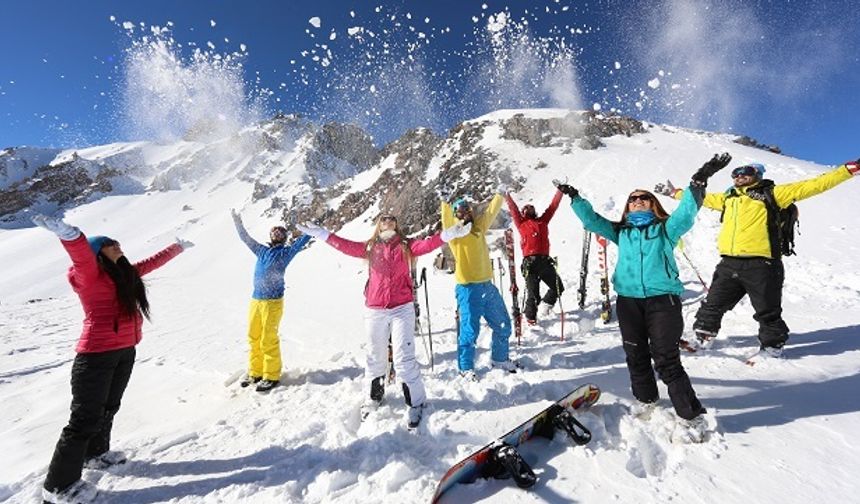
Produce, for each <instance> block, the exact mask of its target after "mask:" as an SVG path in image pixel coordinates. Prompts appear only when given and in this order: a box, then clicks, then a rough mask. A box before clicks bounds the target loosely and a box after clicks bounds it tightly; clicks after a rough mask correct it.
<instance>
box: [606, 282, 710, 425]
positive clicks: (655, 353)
mask: <svg viewBox="0 0 860 504" xmlns="http://www.w3.org/2000/svg"><path fill="white" fill-rule="evenodd" d="M615 309H616V311H617V314H618V326H619V328H620V329H621V339H622V340H623V342H624V353H625V354H626V356H627V370H628V371H629V372H630V385H631V388H632V390H633V396H634V397H635V398H636V399H638V400H639V401H642V402H646V403H652V402H654V401H656V400H657V397H658V392H657V380H656V379H655V378H654V370H655V369H656V370H657V374H658V375H659V376H660V379H661V380H662V381H663V383H665V384H666V386H667V387H668V388H669V398H670V399H671V400H672V406H674V407H675V413H677V414H678V416H679V417H681V418H685V419H687V420H690V419H692V418H695V417H696V416H698V415H700V414H701V413H704V412H705V408H703V407H702V403H700V402H699V399H698V398H697V397H696V392H695V391H694V390H693V385H692V384H691V383H690V377H689V376H687V372H686V371H684V366H683V365H681V353H680V351H679V350H678V342H679V341H680V340H681V333H682V332H683V330H684V319H683V317H682V315H681V299H680V298H679V297H678V296H675V295H673V294H666V295H662V296H653V297H647V298H632V297H625V296H618V299H617V301H616V307H615ZM652 359H653V361H654V365H653V367H652V366H651V361H652Z"/></svg>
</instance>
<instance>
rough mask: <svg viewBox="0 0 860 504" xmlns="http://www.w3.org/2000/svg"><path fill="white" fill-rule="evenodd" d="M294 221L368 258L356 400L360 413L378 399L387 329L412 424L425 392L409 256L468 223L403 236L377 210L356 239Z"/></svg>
mask: <svg viewBox="0 0 860 504" xmlns="http://www.w3.org/2000/svg"><path fill="white" fill-rule="evenodd" d="M296 227H297V228H298V229H299V230H300V231H301V232H303V233H305V234H307V235H310V236H313V237H314V238H316V239H318V240H322V241H325V242H326V243H328V244H329V245H331V246H332V247H334V248H336V249H337V250H339V251H341V252H343V253H344V254H346V255H349V256H352V257H358V258H363V259H366V260H367V261H368V266H369V273H370V278H369V279H368V281H367V285H366V286H365V290H364V295H365V306H367V314H366V315H365V327H366V329H367V339H368V345H367V369H366V371H365V379H366V381H367V388H368V392H369V397H368V398H367V399H366V400H365V403H364V404H363V405H362V418H364V417H366V416H367V414H368V413H369V412H370V411H372V410H373V409H375V408H376V407H377V406H378V405H379V404H380V403H381V402H382V398H383V395H384V393H385V385H384V383H385V371H386V366H387V362H388V337H389V335H390V336H391V344H392V348H393V353H394V369H395V371H396V372H397V376H399V377H400V379H401V380H402V382H403V395H404V397H405V399H406V404H407V406H408V407H409V409H408V413H407V418H408V425H409V427H410V428H415V427H417V426H418V424H419V423H420V422H421V414H422V410H423V408H424V401H425V399H426V393H425V392H424V383H423V382H422V381H421V373H420V371H419V369H418V362H417V361H416V360H415V308H414V306H413V303H412V302H413V299H414V298H413V293H412V274H411V268H410V266H411V263H412V261H414V260H415V257H417V256H420V255H424V254H427V253H429V252H432V251H433V250H436V249H437V248H439V247H441V246H442V244H443V243H445V242H448V241H450V240H453V239H455V238H459V237H462V236H465V235H467V234H469V231H470V230H471V224H467V225H465V226H463V225H462V224H457V225H455V226H452V227H450V228H448V229H446V230H444V231H442V232H440V233H436V234H434V235H433V236H430V237H429V238H425V239H423V240H409V239H407V238H406V237H405V236H403V234H402V232H401V231H400V227H399V226H398V225H397V218H396V217H394V216H392V215H383V216H381V217H380V218H379V220H378V221H377V222H376V229H375V230H374V232H373V236H371V237H370V239H369V240H367V241H361V242H357V241H351V240H347V239H345V238H341V237H340V236H337V235H336V234H333V233H331V232H330V231H328V230H326V229H324V228H322V227H319V226H317V225H314V224H309V223H308V224H303V225H298V226H296Z"/></svg>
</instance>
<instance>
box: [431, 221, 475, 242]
mask: <svg viewBox="0 0 860 504" xmlns="http://www.w3.org/2000/svg"><path fill="white" fill-rule="evenodd" d="M471 232H472V223H471V222H470V223H468V224H465V225H464V224H462V223H459V222H458V223H457V224H454V225H453V226H451V227H449V228H448V229H445V230H443V231H442V232H441V233H439V237H440V238H442V241H443V242H445V243H448V242H450V241H451V240H453V239H455V238H462V237H464V236H466V235H467V234H469V233H471Z"/></svg>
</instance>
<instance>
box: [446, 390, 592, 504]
mask: <svg viewBox="0 0 860 504" xmlns="http://www.w3.org/2000/svg"><path fill="white" fill-rule="evenodd" d="M599 398H600V389H599V388H597V386H595V385H591V384H588V385H583V386H581V387H579V388H577V389H575V390H574V391H573V392H571V393H569V394H567V395H566V396H564V397H562V398H561V399H559V400H558V401H556V402H554V403H553V404H551V405H550V406H549V407H548V408H546V409H544V410H543V411H541V412H540V413H538V414H537V415H535V416H533V417H532V418H530V419H529V420H527V421H526V422H524V423H523V424H521V425H520V426H518V427H517V428H515V429H514V430H512V431H510V432H508V433H507V434H505V435H503V436H501V437H500V438H498V439H496V440H495V441H493V442H492V443H489V444H488V445H486V446H484V447H483V448H481V449H480V450H478V451H476V452H475V453H473V454H471V455H469V456H468V457H466V458H465V459H463V460H461V461H460V462H458V463H456V464H455V465H454V466H453V467H451V468H450V469H448V472H446V473H445V475H444V476H443V477H442V479H441V480H440V481H439V485H437V487H436V493H435V494H433V501H432V502H434V503H435V502H437V501H438V500H439V499H440V498H441V497H442V495H443V494H444V493H445V492H447V491H448V490H450V489H451V488H452V487H453V486H454V485H456V484H458V483H472V482H474V481H475V480H477V479H478V478H491V477H495V478H504V477H511V478H512V479H513V480H514V481H515V482H516V484H517V486H519V487H520V488H529V487H531V486H532V485H534V483H535V481H536V480H537V478H536V477H535V475H534V472H532V470H531V468H530V467H528V464H526V462H525V461H524V460H523V459H522V457H520V456H519V453H518V452H517V451H516V448H517V447H518V446H519V445H521V444H523V443H525V442H527V441H528V440H530V439H532V438H533V437H534V436H542V437H546V438H550V439H551V438H552V437H553V435H554V434H555V431H556V430H563V431H565V432H567V433H568V435H569V436H570V438H571V439H572V440H573V442H574V443H576V444H578V445H583V444H586V443H588V441H589V440H590V439H591V433H590V432H589V431H588V429H586V428H585V426H583V425H582V424H581V423H579V421H577V420H576V418H574V416H573V413H574V412H575V411H577V410H582V409H586V408H588V407H590V406H591V405H592V404H594V403H595V402H597V400H598V399H599Z"/></svg>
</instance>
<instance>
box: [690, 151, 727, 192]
mask: <svg viewBox="0 0 860 504" xmlns="http://www.w3.org/2000/svg"><path fill="white" fill-rule="evenodd" d="M731 160H732V155H731V154H729V153H728V152H724V153H722V154H714V157H712V158H711V160H710V161H708V162H707V163H705V164H703V165H702V167H701V168H699V169H698V170H696V173H694V174H693V182H695V183H696V184H698V185H707V184H708V179H709V178H711V175H713V174H715V173H717V172H718V171H720V170H722V169H723V168H725V167H726V166H728V164H729V163H730V162H731Z"/></svg>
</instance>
